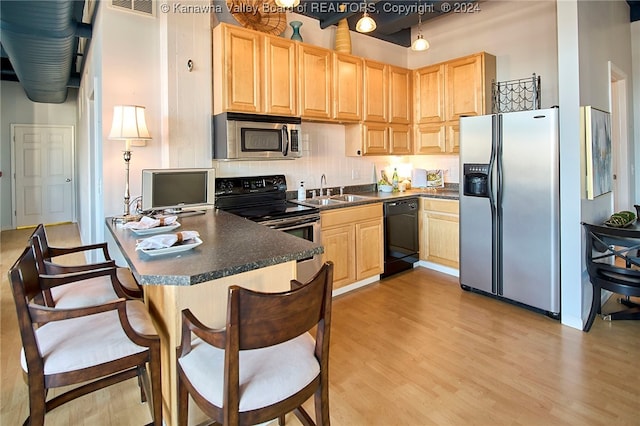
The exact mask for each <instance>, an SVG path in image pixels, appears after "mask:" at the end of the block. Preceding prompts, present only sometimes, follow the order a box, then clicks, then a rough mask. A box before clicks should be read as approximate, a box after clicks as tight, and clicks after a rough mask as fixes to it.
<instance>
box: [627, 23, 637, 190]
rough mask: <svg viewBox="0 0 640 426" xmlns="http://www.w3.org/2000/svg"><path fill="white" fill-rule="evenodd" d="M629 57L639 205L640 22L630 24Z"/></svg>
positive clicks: (630, 115)
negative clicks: (632, 80) (632, 79)
mask: <svg viewBox="0 0 640 426" xmlns="http://www.w3.org/2000/svg"><path fill="white" fill-rule="evenodd" d="M631 56H632V62H633V63H632V75H633V76H635V77H636V78H635V81H634V84H633V100H634V103H633V115H632V114H631V112H629V117H630V118H633V121H634V123H635V125H634V128H633V132H632V133H629V135H633V136H634V140H635V145H634V148H635V151H634V153H635V154H634V158H635V161H634V162H633V164H632V167H633V168H632V170H634V171H635V172H636V173H635V179H634V182H635V193H634V195H635V198H634V199H633V200H634V201H635V203H640V179H639V177H638V174H637V170H636V168H637V167H636V165H638V164H640V77H638V76H640V21H636V22H632V23H631Z"/></svg>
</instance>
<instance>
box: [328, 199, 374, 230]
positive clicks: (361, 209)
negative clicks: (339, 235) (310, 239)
mask: <svg viewBox="0 0 640 426" xmlns="http://www.w3.org/2000/svg"><path fill="white" fill-rule="evenodd" d="M381 217H382V203H375V204H366V205H364V206H354V207H343V208H339V209H331V210H328V211H324V212H322V211H321V212H320V224H321V227H322V229H325V228H330V227H332V226H340V225H344V224H346V223H354V222H362V221H367V220H371V219H378V218H381Z"/></svg>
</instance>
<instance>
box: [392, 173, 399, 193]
mask: <svg viewBox="0 0 640 426" xmlns="http://www.w3.org/2000/svg"><path fill="white" fill-rule="evenodd" d="M398 182H399V179H398V169H396V168H394V169H393V177H392V178H391V185H392V186H393V189H394V190H397V189H398Z"/></svg>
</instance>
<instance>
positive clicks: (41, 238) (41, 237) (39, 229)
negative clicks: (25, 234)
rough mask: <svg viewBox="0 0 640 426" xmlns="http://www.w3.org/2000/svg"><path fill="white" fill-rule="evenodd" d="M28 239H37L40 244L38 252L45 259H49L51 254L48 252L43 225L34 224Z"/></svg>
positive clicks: (47, 242)
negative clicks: (34, 226) (34, 227)
mask: <svg viewBox="0 0 640 426" xmlns="http://www.w3.org/2000/svg"><path fill="white" fill-rule="evenodd" d="M29 240H30V241H31V240H34V241H37V242H38V244H39V245H40V253H42V258H43V259H45V260H51V254H50V253H49V241H48V240H47V232H46V231H45V229H44V225H43V224H42V223H41V224H39V225H38V226H36V229H35V230H34V231H33V233H32V234H31V236H30V237H29Z"/></svg>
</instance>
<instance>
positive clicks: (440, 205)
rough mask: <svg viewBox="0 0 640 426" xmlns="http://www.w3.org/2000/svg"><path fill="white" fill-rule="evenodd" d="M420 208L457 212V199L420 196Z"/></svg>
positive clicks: (458, 208)
mask: <svg viewBox="0 0 640 426" xmlns="http://www.w3.org/2000/svg"><path fill="white" fill-rule="evenodd" d="M420 201H421V206H422V210H423V211H424V210H429V211H437V212H442V213H453V214H459V210H460V207H459V204H460V203H459V202H458V201H457V200H440V199H436V198H420Z"/></svg>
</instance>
